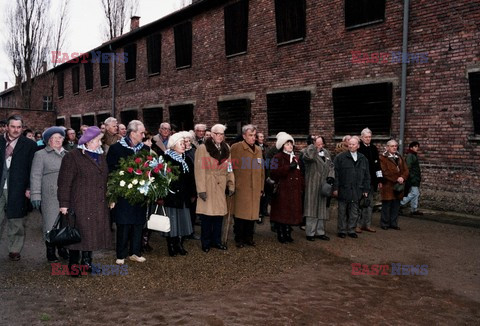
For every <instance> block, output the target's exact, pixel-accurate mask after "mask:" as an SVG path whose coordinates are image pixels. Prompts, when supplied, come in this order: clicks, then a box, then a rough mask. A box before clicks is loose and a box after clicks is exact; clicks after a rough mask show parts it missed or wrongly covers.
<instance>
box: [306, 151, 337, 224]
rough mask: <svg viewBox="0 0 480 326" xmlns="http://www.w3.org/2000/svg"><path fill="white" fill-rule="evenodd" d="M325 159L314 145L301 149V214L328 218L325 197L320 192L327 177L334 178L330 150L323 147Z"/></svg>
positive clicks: (323, 218)
mask: <svg viewBox="0 0 480 326" xmlns="http://www.w3.org/2000/svg"><path fill="white" fill-rule="evenodd" d="M323 153H324V157H325V161H324V160H323V159H322V157H321V156H320V155H318V150H317V148H316V147H315V145H309V146H308V147H307V148H305V149H304V150H303V151H302V160H303V162H304V164H305V183H306V187H305V202H304V212H303V215H304V216H307V217H316V218H319V219H322V220H328V210H327V198H328V197H325V196H323V195H322V194H321V190H322V186H323V184H325V182H326V181H327V178H328V177H331V178H335V169H334V166H333V161H332V157H331V155H330V152H329V151H327V150H326V149H323Z"/></svg>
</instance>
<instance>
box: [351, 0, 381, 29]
mask: <svg viewBox="0 0 480 326" xmlns="http://www.w3.org/2000/svg"><path fill="white" fill-rule="evenodd" d="M384 20H385V0H345V27H346V28H347V29H354V28H358V27H363V26H367V25H371V24H376V23H380V22H383V21H384Z"/></svg>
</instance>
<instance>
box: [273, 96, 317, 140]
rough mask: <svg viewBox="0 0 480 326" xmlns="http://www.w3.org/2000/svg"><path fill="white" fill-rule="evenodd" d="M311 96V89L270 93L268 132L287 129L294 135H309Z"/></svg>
mask: <svg viewBox="0 0 480 326" xmlns="http://www.w3.org/2000/svg"><path fill="white" fill-rule="evenodd" d="M310 97H311V94H310V92H309V91H299V92H288V93H275V94H268V95H267V115H268V134H269V135H275V134H277V133H278V132H280V131H285V132H288V133H289V134H292V135H303V136H306V135H308V133H309V124H310Z"/></svg>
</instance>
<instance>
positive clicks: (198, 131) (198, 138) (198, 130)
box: [193, 123, 213, 147]
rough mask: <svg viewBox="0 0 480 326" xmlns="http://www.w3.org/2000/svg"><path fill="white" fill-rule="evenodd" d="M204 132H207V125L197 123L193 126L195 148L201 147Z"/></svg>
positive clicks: (203, 140)
mask: <svg viewBox="0 0 480 326" xmlns="http://www.w3.org/2000/svg"><path fill="white" fill-rule="evenodd" d="M206 130H207V125H205V124H203V123H197V124H196V125H195V127H194V128H193V131H194V132H195V140H194V143H195V146H197V147H198V145H201V144H203V143H204V142H205V132H206ZM212 132H213V130H212Z"/></svg>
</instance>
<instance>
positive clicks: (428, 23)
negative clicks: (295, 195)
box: [54, 0, 480, 214]
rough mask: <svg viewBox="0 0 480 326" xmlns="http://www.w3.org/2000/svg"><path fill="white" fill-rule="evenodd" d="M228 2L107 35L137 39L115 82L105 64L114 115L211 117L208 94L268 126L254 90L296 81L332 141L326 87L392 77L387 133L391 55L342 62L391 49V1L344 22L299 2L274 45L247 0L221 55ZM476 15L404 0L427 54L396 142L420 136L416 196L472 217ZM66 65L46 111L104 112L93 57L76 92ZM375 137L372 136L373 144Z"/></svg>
mask: <svg viewBox="0 0 480 326" xmlns="http://www.w3.org/2000/svg"><path fill="white" fill-rule="evenodd" d="M232 2H234V1H219V0H204V1H198V2H197V3H194V4H193V5H192V6H190V7H187V8H186V9H184V10H182V11H180V12H178V13H175V14H173V15H170V16H168V17H166V18H164V19H161V20H159V21H157V22H155V23H152V24H149V25H147V26H145V27H142V28H139V29H138V30H135V31H133V32H130V33H128V34H127V35H125V36H124V37H122V38H120V39H119V40H114V41H113V42H112V43H111V44H112V46H113V49H114V51H115V52H117V53H118V52H122V51H123V46H124V45H126V44H129V43H131V42H136V44H137V66H136V67H137V68H136V69H137V71H136V79H135V80H133V81H128V82H127V81H125V69H124V64H122V63H116V65H115V72H116V73H115V76H116V77H115V78H116V80H115V93H116V96H115V106H116V116H117V117H120V112H121V111H123V110H131V109H135V110H138V117H139V118H140V119H142V109H144V108H155V107H157V108H161V109H162V110H163V118H164V120H165V121H169V110H168V109H169V107H171V106H173V105H177V104H185V103H189V104H193V105H194V121H195V123H197V122H205V123H207V124H209V125H212V124H213V123H215V122H217V121H218V112H217V101H219V99H234V98H248V99H250V100H251V111H252V112H251V113H252V114H251V121H252V123H255V124H257V125H258V126H259V129H261V130H263V131H266V134H268V132H267V130H268V122H267V121H268V120H267V110H266V107H267V101H266V95H267V94H269V93H273V92H278V91H294V90H308V91H310V92H311V101H310V112H311V116H310V132H311V133H314V134H321V135H323V136H324V137H325V138H326V140H327V144H328V145H329V146H328V147H329V148H331V149H333V146H334V142H335V141H337V140H338V136H341V135H335V131H334V128H333V124H334V115H333V109H332V107H333V102H332V88H333V87H338V86H349V85H358V84H368V83H376V82H381V81H387V82H391V83H392V84H393V98H392V108H393V114H392V121H391V136H393V137H398V135H399V128H400V123H399V121H400V91H401V90H400V82H401V63H392V62H390V61H388V62H380V63H378V62H377V63H375V62H372V63H354V62H353V61H352V51H361V52H364V53H379V52H380V53H382V52H392V51H401V50H402V23H403V1H389V0H387V1H386V10H385V21H384V22H382V23H378V24H375V25H371V26H367V27H364V28H357V29H353V30H347V29H346V28H345V20H344V1H343V0H335V1H316V0H307V1H306V37H305V39H304V40H302V41H299V42H293V43H291V44H285V45H278V44H277V41H276V25H275V24H276V22H275V7H274V1H273V0H250V1H249V15H248V20H249V21H248V49H247V53H246V54H243V55H238V56H234V57H230V58H227V57H226V55H225V41H224V12H223V8H224V5H225V4H229V3H232ZM192 8H193V9H192ZM189 19H190V20H191V21H192V26H193V40H192V44H193V56H192V66H191V67H190V68H186V69H180V70H177V69H176V67H175V46H174V35H173V28H172V27H173V26H175V25H176V24H178V23H181V22H183V21H185V20H189ZM479 21H480V1H478V0H460V1H445V0H417V1H412V2H411V7H410V25H409V41H408V52H410V53H419V52H424V53H425V52H426V53H428V62H424V63H412V64H409V65H408V70H407V74H408V75H407V76H408V77H407V101H406V125H405V141H404V143H405V144H408V143H409V142H410V141H413V140H418V141H419V142H420V144H421V148H420V149H421V152H420V160H421V163H422V169H423V175H424V180H423V184H422V187H421V188H422V191H423V194H422V201H423V203H427V202H428V205H429V206H432V207H437V208H445V209H451V210H456V211H463V212H469V213H474V214H478V212H479V211H480V204H479V203H480V195H478V193H477V191H476V189H478V188H479V187H480V177H479V172H480V164H479V163H478V162H479V161H480V146H479V143H480V138H479V136H478V135H477V136H475V134H474V129H473V121H472V106H471V99H470V89H469V83H468V72H471V71H480V51H479V49H480V47H479V44H480V32H479V28H478V22H479ZM152 32H161V34H162V52H161V53H162V59H161V73H160V74H158V75H154V76H149V75H148V67H147V59H146V58H147V54H146V36H148V35H149V34H151V33H152ZM71 67H72V64H64V65H61V66H59V67H57V68H56V70H55V72H56V73H58V72H59V71H63V72H64V74H65V79H64V80H65V82H64V89H65V91H64V93H65V95H64V97H63V98H61V99H59V98H58V96H57V89H56V87H55V90H54V105H55V107H56V109H57V116H59V117H65V119H66V125H67V126H68V125H69V117H70V116H71V115H84V114H90V113H94V114H98V113H105V112H111V110H112V104H111V103H112V100H111V99H112V80H111V77H110V83H109V86H108V87H104V88H102V87H100V73H99V64H94V72H93V76H94V87H93V90H92V91H88V92H87V91H85V78H84V73H83V68H81V69H80V91H79V94H78V95H74V94H73V93H72V76H71ZM110 74H111V70H110ZM285 119H288V117H285ZM287 131H288V130H287ZM358 132H360V130H358ZM374 132H375V131H374ZM269 136H270V137H271V136H274V135H269ZM384 140H385V139H377V142H378V145H379V146H382V145H383V142H384Z"/></svg>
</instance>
